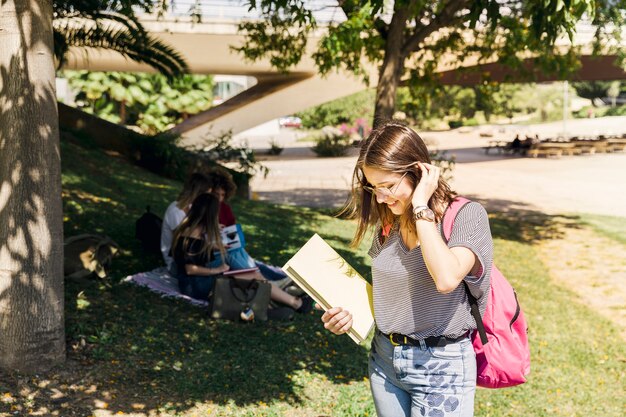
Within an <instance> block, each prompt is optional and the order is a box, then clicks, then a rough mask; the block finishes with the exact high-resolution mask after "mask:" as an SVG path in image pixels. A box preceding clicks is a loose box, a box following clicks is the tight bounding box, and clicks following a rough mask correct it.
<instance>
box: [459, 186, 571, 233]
mask: <svg viewBox="0 0 626 417" xmlns="http://www.w3.org/2000/svg"><path fill="white" fill-rule="evenodd" d="M466 197H467V198H469V199H471V200H474V201H478V202H480V203H481V204H482V205H483V206H484V207H486V209H487V212H488V213H489V224H490V226H491V234H492V236H493V238H494V239H503V240H511V241H515V242H521V243H533V242H537V241H539V240H546V239H557V238H560V237H562V236H563V230H564V228H580V224H579V221H580V217H579V216H577V215H570V214H548V213H543V212H541V211H538V210H536V209H534V208H530V207H529V206H528V205H527V204H525V203H523V202H520V201H513V200H502V199H489V200H482V199H480V198H478V197H476V196H471V195H470V196H466Z"/></svg>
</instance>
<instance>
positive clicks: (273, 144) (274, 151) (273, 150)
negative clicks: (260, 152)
mask: <svg viewBox="0 0 626 417" xmlns="http://www.w3.org/2000/svg"><path fill="white" fill-rule="evenodd" d="M283 149H284V148H283V147H282V146H280V145H279V143H278V142H277V141H276V139H274V138H272V140H270V149H269V150H268V151H267V153H268V154H270V155H280V154H281V153H282V152H283Z"/></svg>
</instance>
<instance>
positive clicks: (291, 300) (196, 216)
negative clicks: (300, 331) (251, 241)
mask: <svg viewBox="0 0 626 417" xmlns="http://www.w3.org/2000/svg"><path fill="white" fill-rule="evenodd" d="M218 213H219V199H218V198H217V197H216V196H215V195H213V194H209V193H205V194H200V195H199V196H198V197H196V199H195V200H193V202H192V203H191V206H190V207H189V209H188V213H187V216H186V217H185V218H184V219H183V221H182V222H181V223H180V225H179V226H178V227H177V228H176V230H175V231H174V239H173V243H172V253H173V257H174V262H175V264H176V271H177V276H178V285H179V287H180V291H181V292H182V293H183V294H186V295H188V296H190V297H193V298H197V299H201V300H206V299H208V297H209V294H210V292H211V290H212V289H213V287H214V286H215V280H216V277H217V275H219V274H221V273H223V272H225V271H228V270H229V269H230V266H229V265H228V264H227V263H225V262H224V261H223V259H226V258H225V250H224V246H223V245H222V240H221V237H220V228H219V223H218ZM236 277H237V278H242V279H258V280H264V278H263V277H262V276H261V274H259V273H258V272H255V273H247V274H242V275H236ZM271 299H272V300H274V301H276V302H278V303H281V304H284V305H286V306H288V307H291V308H293V309H294V310H296V311H298V312H304V313H306V312H309V311H311V309H312V307H313V301H312V299H310V298H308V297H307V298H300V297H294V296H293V295H290V294H288V293H286V292H284V291H283V290H281V289H280V288H278V287H277V286H275V285H272V287H271Z"/></svg>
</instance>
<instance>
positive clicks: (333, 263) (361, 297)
mask: <svg viewBox="0 0 626 417" xmlns="http://www.w3.org/2000/svg"><path fill="white" fill-rule="evenodd" d="M283 270H284V271H285V272H286V273H287V275H289V277H290V278H291V279H293V280H294V281H295V282H296V284H298V285H299V286H300V287H301V288H302V289H303V290H304V291H306V292H307V294H309V295H310V296H311V298H313V299H314V300H315V301H316V302H317V303H318V304H319V305H320V306H322V307H323V308H324V310H328V309H330V308H332V307H342V308H343V309H345V310H348V311H349V312H350V313H352V317H353V323H352V328H351V329H350V330H349V331H348V335H349V336H350V337H351V338H352V340H354V341H355V342H356V343H359V344H360V343H362V342H363V341H364V340H365V339H367V336H368V335H369V333H370V332H371V331H372V329H373V328H374V305H373V301H372V286H371V285H370V284H369V283H368V282H367V281H365V279H363V277H362V276H361V275H359V273H358V272H356V270H355V269H354V268H352V267H351V266H350V265H349V264H348V263H347V262H346V261H345V260H344V259H343V258H342V257H341V256H340V255H339V254H338V253H337V252H335V250H334V249H333V248H331V247H330V246H329V245H328V243H326V242H325V241H324V239H322V238H321V237H320V236H319V235H318V234H315V235H314V236H313V237H312V238H311V239H309V241H308V242H307V243H306V244H305V245H304V246H303V247H302V248H301V249H300V250H299V251H298V252H297V253H296V254H295V255H294V256H293V257H292V258H291V259H290V260H289V261H288V262H287V263H286V264H285V266H283Z"/></svg>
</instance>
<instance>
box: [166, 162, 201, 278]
mask: <svg viewBox="0 0 626 417" xmlns="http://www.w3.org/2000/svg"><path fill="white" fill-rule="evenodd" d="M212 189H213V183H212V180H211V178H209V177H207V176H206V175H204V174H201V173H199V172H194V173H193V174H191V175H190V176H189V177H188V178H187V180H186V181H185V184H184V185H183V190H182V191H181V192H180V194H179V195H178V197H177V198H176V201H173V202H172V203H171V204H170V205H169V206H168V207H167V210H166V211H165V215H164V216H163V225H162V226H161V253H162V255H163V260H164V261H165V264H166V265H167V269H168V270H169V271H170V273H171V274H172V275H174V276H175V275H176V270H175V263H174V257H173V255H172V254H173V253H174V251H171V248H172V239H173V236H174V230H175V229H176V227H178V225H179V224H180V222H182V221H183V219H184V218H185V216H186V215H187V213H188V212H189V208H190V207H191V203H192V202H193V200H194V199H195V198H196V197H198V196H199V195H200V194H204V193H210V192H211V191H212Z"/></svg>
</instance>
